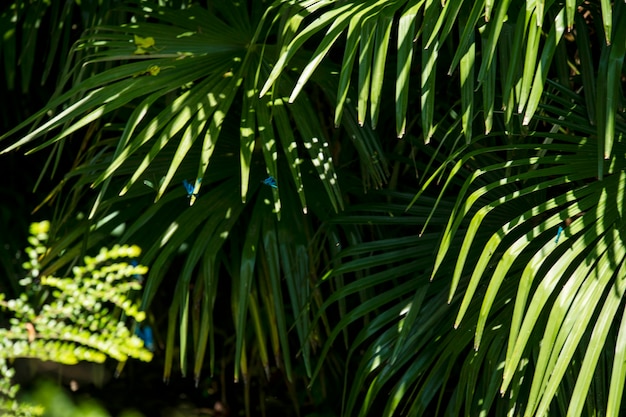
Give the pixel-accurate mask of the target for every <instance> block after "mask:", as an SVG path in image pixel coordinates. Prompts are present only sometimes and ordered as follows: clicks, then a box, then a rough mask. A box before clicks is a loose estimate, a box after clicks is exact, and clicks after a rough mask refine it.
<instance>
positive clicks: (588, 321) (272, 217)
mask: <svg viewBox="0 0 626 417" xmlns="http://www.w3.org/2000/svg"><path fill="white" fill-rule="evenodd" d="M625 7H626V6H624V5H623V4H622V3H620V2H618V3H615V4H610V3H609V2H608V1H601V2H600V3H599V4H598V3H596V2H586V3H580V4H577V3H576V2H573V1H566V2H565V4H563V3H550V2H530V1H502V2H466V1H465V2H464V1H462V0H456V1H448V2H443V3H442V2H433V1H413V0H410V1H409V0H405V1H392V2H390V1H382V0H369V1H356V0H352V1H331V0H328V1H310V0H306V1H304V0H303V1H275V2H272V3H271V4H266V3H265V2H262V1H253V2H248V3H245V4H244V3H240V2H238V3H231V2H219V1H218V2H213V1H208V2H207V3H206V5H205V6H204V5H203V6H201V5H197V4H195V5H190V4H188V3H187V2H163V3H162V4H161V5H157V4H154V3H151V2H131V3H129V4H128V5H126V6H123V7H118V8H116V9H115V11H116V13H114V15H115V18H116V19H122V20H124V19H126V23H125V24H122V25H119V24H115V23H110V22H105V21H102V22H101V23H99V24H98V25H94V26H92V27H88V28H87V31H86V32H85V33H84V35H83V36H82V37H81V39H80V40H79V41H78V42H77V43H76V44H75V45H74V47H73V48H72V49H71V53H70V58H71V59H70V60H69V61H68V62H69V64H68V66H67V70H66V71H65V72H64V73H62V74H61V76H60V77H59V80H60V81H59V84H58V88H57V93H56V94H55V96H54V97H53V98H52V99H51V100H50V101H49V103H48V104H47V105H46V106H44V107H43V108H42V109H41V111H39V112H38V113H36V114H35V115H33V117H32V118H30V119H28V120H26V121H25V122H23V123H21V124H19V125H18V126H17V127H15V129H12V130H11V131H9V132H7V133H6V134H5V135H4V136H3V137H2V138H0V139H2V140H9V139H10V140H12V142H11V143H9V144H7V145H6V147H5V151H10V150H15V149H18V148H24V147H28V149H29V150H30V151H39V150H42V149H48V148H50V147H52V149H54V150H55V152H54V153H52V154H51V155H52V156H51V157H50V158H51V159H50V161H51V163H52V161H54V160H55V158H60V157H61V155H62V154H63V152H64V149H66V148H67V147H70V146H72V147H73V148H75V149H76V150H75V151H74V154H73V155H72V157H73V158H74V161H75V162H74V164H73V168H72V169H71V170H70V171H69V172H68V173H67V174H66V176H65V177H64V178H63V180H62V181H61V184H60V186H59V187H58V188H57V189H56V190H55V191H54V192H53V193H52V195H51V197H50V199H55V198H56V199H57V201H58V200H60V199H61V198H60V196H62V195H63V193H66V192H68V193H69V194H70V196H71V198H69V199H65V200H64V204H65V206H64V207H62V210H60V211H59V213H60V214H59V218H58V224H59V225H64V224H71V227H66V226H62V227H63V230H67V231H68V232H65V233H60V234H59V235H58V238H59V241H58V242H59V243H58V248H59V249H58V250H60V249H61V248H63V250H64V251H65V252H64V254H63V256H62V257H61V258H58V259H56V260H55V261H54V262H49V263H48V264H46V268H48V271H54V270H57V269H58V268H60V267H62V266H63V265H64V264H66V263H68V262H71V260H72V259H73V258H74V257H76V256H78V255H79V254H80V253H81V251H83V250H84V249H85V248H90V247H95V246H96V245H101V244H103V243H105V242H109V241H112V240H115V241H118V242H120V243H127V242H133V243H137V244H139V245H140V246H143V247H147V248H148V250H147V251H146V252H145V254H144V256H143V257H142V259H141V260H142V263H144V264H147V265H151V272H150V275H149V276H148V277H147V283H146V291H145V293H144V299H143V304H142V307H143V308H149V307H150V306H151V304H152V303H153V301H154V299H155V296H156V295H157V294H161V293H163V292H167V290H166V288H167V285H168V283H167V281H166V280H165V279H164V278H165V277H166V276H168V277H169V276H171V275H170V274H172V273H173V272H172V271H177V272H174V273H175V274H176V276H177V279H176V280H175V284H174V285H173V291H174V296H173V298H172V299H171V302H170V304H169V320H168V331H167V338H166V369H165V376H166V378H167V377H169V375H170V372H171V364H172V362H173V358H174V352H175V350H176V349H175V344H176V334H177V333H178V346H179V349H178V350H179V352H180V357H179V363H180V368H181V370H182V372H183V373H184V372H186V368H187V361H188V359H187V357H188V356H189V355H190V354H191V352H192V351H193V355H194V370H193V373H194V376H195V378H196V379H198V378H199V376H200V372H201V370H202V368H203V360H204V357H205V355H206V353H207V350H206V348H207V345H208V348H209V363H210V368H211V371H212V370H213V369H214V361H215V359H214V355H215V351H216V346H215V331H216V329H219V327H220V326H222V327H224V326H226V325H225V324H224V322H223V320H220V317H218V315H217V312H216V311H222V309H224V308H225V309H226V310H230V311H231V312H232V319H233V323H234V330H235V333H236V336H235V339H236V340H235V354H234V366H235V371H234V374H235V378H236V379H237V378H242V379H243V380H244V381H247V380H248V375H249V373H250V371H249V369H248V365H249V363H250V359H249V354H250V353H251V352H255V353H257V354H258V357H259V358H260V362H261V364H262V367H263V368H264V369H265V372H266V373H267V374H269V373H270V372H271V371H270V369H271V362H270V356H271V355H270V353H269V351H268V345H269V346H270V347H271V351H272V353H273V356H274V363H275V364H276V365H278V366H280V367H282V368H283V369H284V371H285V375H286V376H287V380H289V381H294V379H295V375H294V366H293V364H292V360H293V356H294V355H293V353H294V345H292V344H291V342H290V333H289V329H291V328H293V329H294V332H295V334H296V335H297V337H296V338H297V347H296V349H298V353H299V356H300V357H301V358H302V359H303V363H304V365H305V368H306V373H307V374H308V376H311V377H313V383H316V381H317V382H319V381H320V380H321V381H324V380H325V379H324V378H323V377H320V375H321V373H322V372H327V371H331V372H332V371H333V366H332V364H336V363H337V362H336V360H339V359H340V358H339V357H340V355H339V354H338V353H336V352H337V345H338V343H337V342H336V338H337V337H338V336H340V335H343V339H344V343H345V345H346V348H347V353H348V356H347V358H346V359H347V361H346V365H345V366H346V367H347V371H346V375H347V377H346V378H347V379H346V381H345V389H346V395H345V404H344V410H343V411H344V414H346V415H350V414H353V413H354V412H356V411H357V408H358V409H359V413H360V414H365V413H367V412H371V413H372V414H374V413H378V407H380V409H381V410H382V411H383V412H384V414H386V415H391V414H394V413H402V412H405V413H408V414H410V415H423V414H426V413H431V414H433V415H435V414H444V413H448V414H452V415H459V414H462V413H464V414H467V415H477V414H481V413H483V414H487V413H490V412H491V413H495V414H496V415H501V414H505V413H506V414H511V415H545V414H548V413H549V414H550V415H556V414H566V413H567V414H570V415H581V414H582V413H583V411H584V412H587V413H589V414H595V413H604V412H606V413H607V415H618V414H619V411H620V407H621V405H620V404H621V399H622V386H623V382H624V365H623V363H624V361H623V356H624V348H623V345H624V343H623V339H624V331H623V330H622V329H623V327H624V326H623V325H622V324H621V323H617V322H616V323H615V324H613V320H612V318H613V316H615V315H616V314H619V313H620V312H621V311H622V310H623V304H624V303H623V302H622V295H623V289H622V288H623V285H622V283H621V277H622V275H623V273H622V265H623V262H622V258H623V255H624V254H623V250H622V249H621V248H622V247H623V244H622V243H623V242H622V234H623V226H622V224H621V213H622V211H623V210H622V207H623V186H622V183H623V172H624V167H623V158H622V155H623V153H622V151H621V147H622V146H623V144H622V143H623V141H622V138H623V132H624V117H623V94H622V93H621V92H622V91H623V88H622V87H623V82H622V76H623V73H624V71H623V58H624V55H625V51H626V31H624V30H622V29H621V28H623V27H624V25H625V24H626V14H625V13H626V12H625V11H624V9H625ZM357 59H358V65H356V63H357ZM438 68H445V69H446V70H447V74H445V75H444V74H443V71H440V70H438ZM450 86H452V87H450ZM454 86H456V87H454ZM418 98H419V100H418ZM392 103H393V105H392ZM330 109H332V110H330ZM332 125H335V126H336V128H333V126H332ZM374 128H375V130H374ZM381 132H382V133H381ZM391 132H393V134H391ZM385 133H389V134H388V135H386V134H385ZM379 135H380V137H379ZM387 136H394V137H395V136H398V137H402V138H403V139H402V141H401V142H398V143H397V144H396V143H393V142H392V139H391V138H389V137H387ZM218 139H219V141H218ZM75 142H76V145H75V146H73V144H74V143H75ZM390 163H393V165H390ZM390 166H391V167H393V169H392V170H391V172H390V169H389V168H390ZM415 174H417V176H418V177H419V180H420V181H421V184H418V182H417V181H416V179H415V176H416V175H415ZM181 182H184V184H185V186H184V187H181V185H180V184H181ZM441 183H442V185H439V186H438V184H441ZM386 184H387V185H386ZM382 187H385V188H386V190H385V191H377V189H380V188H382ZM436 187H438V188H436ZM92 189H94V190H95V191H92ZM363 191H366V193H364V192H363ZM77 211H81V212H86V213H88V214H87V216H86V219H85V220H83V221H81V222H78V223H71V222H72V221H73V220H72V219H74V218H75V214H76V212H77ZM411 226H412V227H411ZM419 226H421V227H419ZM179 254H183V256H182V257H180V256H179ZM179 263H180V265H179ZM172 265H175V266H176V265H179V266H177V267H170V266H172ZM218 277H219V278H220V279H218ZM224 278H227V279H226V280H225V279H224ZM283 278H284V281H283ZM431 280H432V282H431ZM224 293H226V294H229V297H230V302H229V303H225V304H224V305H218V304H216V303H219V302H220V301H221V300H220V299H219V298H220V297H218V294H224ZM216 305H218V307H219V308H220V310H216ZM335 307H336V308H335ZM222 317H223V316H222ZM248 323H250V324H251V330H249V331H248V330H247V329H248V327H250V326H248ZM189 324H191V328H189ZM357 328H358V329H362V330H360V331H356V329H357ZM321 344H323V346H324V347H323V349H322V351H321V355H320V357H319V358H318V357H315V356H314V355H312V353H313V349H315V348H316V347H318V346H320V345H321ZM191 347H193V350H192V349H191ZM355 362H356V363H358V364H359V365H358V367H357V366H355V365H354V364H355ZM340 366H343V365H340ZM334 368H337V365H335V366H334ZM335 370H336V369H335ZM609 374H610V375H611V376H610V377H609ZM331 375H332V374H331ZM348 378H349V379H348ZM247 386H249V385H247ZM364 387H365V392H363V389H364ZM386 391H390V393H391V395H390V396H388V397H387V396H384V395H381V393H382V392H386ZM444 399H445V400H446V401H444ZM249 411H250V410H248V412H249Z"/></svg>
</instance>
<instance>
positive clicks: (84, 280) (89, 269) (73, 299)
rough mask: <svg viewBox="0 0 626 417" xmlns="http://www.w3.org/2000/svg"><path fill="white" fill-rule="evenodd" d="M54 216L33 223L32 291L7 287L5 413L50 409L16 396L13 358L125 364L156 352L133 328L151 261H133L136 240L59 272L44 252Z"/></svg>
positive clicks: (0, 369)
mask: <svg viewBox="0 0 626 417" xmlns="http://www.w3.org/2000/svg"><path fill="white" fill-rule="evenodd" d="M49 228H50V223H49V222H47V221H44V222H40V223H33V224H32V225H31V229H30V232H31V236H30V238H29V242H30V244H31V246H30V247H28V248H27V249H26V253H27V255H28V257H29V261H27V262H25V263H24V270H25V273H26V277H25V278H23V279H22V280H21V282H20V284H21V285H23V286H24V292H23V293H22V294H21V295H20V296H19V298H15V299H8V300H7V299H6V297H5V296H4V294H0V307H2V309H3V311H4V314H3V315H2V317H3V322H6V323H8V326H7V327H4V328H1V329H0V340H1V342H0V343H1V345H2V348H1V349H0V352H1V354H0V392H1V393H2V396H0V410H1V411H2V415H16V416H22V415H24V416H26V415H42V413H43V408H41V407H40V406H30V405H28V404H20V403H19V402H17V401H16V395H17V392H18V388H19V387H18V385H15V384H13V383H12V381H11V379H12V378H13V376H14V375H15V372H14V370H13V369H12V368H10V367H9V366H8V362H7V361H8V360H13V359H17V358H32V359H39V360H42V361H53V362H56V363H59V364H65V365H75V364H77V363H79V362H80V361H85V362H96V363H103V362H104V361H105V360H106V359H107V358H112V359H115V360H117V361H119V362H121V363H123V362H126V361H127V360H128V358H136V359H140V360H143V361H150V360H151V359H152V352H150V351H149V350H148V349H146V348H145V347H144V341H143V340H142V339H140V338H139V337H138V336H137V335H135V334H133V333H132V332H131V330H130V329H129V327H128V326H127V323H128V324H129V325H131V326H132V327H134V326H136V323H140V322H142V321H143V320H144V319H145V313H144V312H141V311H139V310H138V304H137V302H136V300H134V298H136V297H133V295H136V294H137V292H138V291H139V290H140V289H141V283H140V282H139V281H138V280H137V278H136V277H138V276H140V274H145V273H146V272H147V268H146V267H144V266H141V265H137V266H133V265H130V264H128V263H127V262H126V261H127V260H128V261H130V260H131V259H133V258H136V257H137V256H139V255H140V253H141V250H140V249H139V248H138V247H136V246H116V247H113V248H112V249H106V248H102V249H101V250H100V252H99V253H98V255H97V256H96V257H94V258H91V257H88V256H86V257H85V259H84V260H85V265H84V266H74V267H73V268H72V275H71V276H69V277H64V278H59V277H55V276H51V275H43V274H40V272H41V271H40V266H41V265H40V263H39V259H40V258H41V257H43V256H44V255H45V254H46V252H47V251H48V247H47V246H46V241H47V240H48V232H49Z"/></svg>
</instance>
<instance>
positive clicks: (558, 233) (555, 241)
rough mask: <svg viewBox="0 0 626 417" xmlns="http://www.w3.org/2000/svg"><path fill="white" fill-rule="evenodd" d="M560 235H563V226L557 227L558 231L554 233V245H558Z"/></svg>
mask: <svg viewBox="0 0 626 417" xmlns="http://www.w3.org/2000/svg"><path fill="white" fill-rule="evenodd" d="M561 233H563V226H559V230H557V231H556V239H554V243H559V238H560V237H561Z"/></svg>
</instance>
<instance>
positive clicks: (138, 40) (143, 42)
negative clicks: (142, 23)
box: [135, 35, 154, 49]
mask: <svg viewBox="0 0 626 417" xmlns="http://www.w3.org/2000/svg"><path fill="white" fill-rule="evenodd" d="M135 45H137V46H138V47H139V48H143V49H148V48H152V47H153V46H154V38H153V37H152V36H148V37H147V38H142V37H141V36H137V35H135Z"/></svg>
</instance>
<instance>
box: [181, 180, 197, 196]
mask: <svg viewBox="0 0 626 417" xmlns="http://www.w3.org/2000/svg"><path fill="white" fill-rule="evenodd" d="M183 187H185V191H187V197H188V198H191V196H193V195H195V194H194V193H193V190H194V189H195V187H194V186H193V184H192V183H190V182H189V181H187V180H183Z"/></svg>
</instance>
